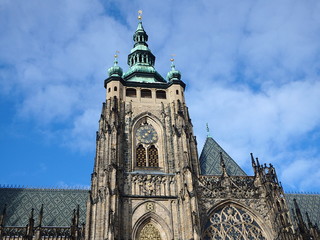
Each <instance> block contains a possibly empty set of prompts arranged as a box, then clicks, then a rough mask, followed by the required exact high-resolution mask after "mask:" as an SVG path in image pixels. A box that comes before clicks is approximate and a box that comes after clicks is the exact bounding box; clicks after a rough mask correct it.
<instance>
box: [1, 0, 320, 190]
mask: <svg viewBox="0 0 320 240" xmlns="http://www.w3.org/2000/svg"><path fill="white" fill-rule="evenodd" d="M139 9H142V10H143V25H144V27H145V30H146V31H147V33H148V35H149V47H150V49H151V50H152V52H153V54H154V55H155V56H156V58H157V59H156V69H157V70H158V71H159V72H160V73H161V74H162V75H163V76H166V74H167V72H168V71H169V70H170V61H169V59H170V58H171V54H175V55H176V56H175V59H176V61H175V63H176V68H177V69H178V70H180V71H181V73H182V78H183V80H184V81H185V82H186V83H187V89H186V98H187V100H186V101H187V104H188V106H189V110H190V114H191V118H192V121H193V124H194V131H195V135H196V136H197V139H198V144H199V146H198V147H199V150H201V149H202V147H203V144H204V141H205V138H206V127H205V125H206V123H207V122H208V123H209V126H210V131H211V136H212V137H213V138H214V139H215V140H216V141H218V142H219V143H220V145H221V146H222V147H223V148H224V149H225V150H226V151H227V152H228V153H229V155H230V156H232V157H233V158H234V159H235V160H236V161H237V162H238V163H239V164H240V165H241V166H242V167H243V169H244V170H245V171H246V172H248V173H251V166H250V155H249V154H250V152H253V153H254V155H255V156H256V157H259V159H260V161H261V162H266V163H270V162H271V163H272V164H273V165H275V166H276V170H277V173H278V176H279V178H280V180H281V181H282V183H283V185H284V187H285V190H286V191H306V192H320V167H319V166H320V148H319V145H320V41H319V39H320V15H319V12H320V2H319V1H317V0H308V1H305V0H300V1H299V0H297V1H296V0H290V1H289V0H280V1H279V0H277V1H275V0H270V1H259V0H244V1H216V0H210V1H209V0H207V1H206V0H203V1H185V0H180V1H173V0H172V1H152V0H149V1H145V0H144V1H136V0H133V1H124V0H120V1H98V0H92V1H84V0H78V1H59V0H54V1H53V0H52V1H50V0H48V1H42V0H38V1H37V0H29V1H22V0H21V1H19V0H16V1H10V0H1V1H0V12H1V14H0V22H1V24H0V31H1V36H0V46H1V51H0V111H1V120H0V121H1V122H0V132H1V135H0V146H1V174H0V183H1V184H14V185H27V186H34V187H42V186H44V187H51V186H57V187H86V186H89V185H90V174H91V172H92V167H93V161H94V154H95V131H96V130H97V128H98V118H99V116H100V111H101V105H102V102H103V101H104V99H105V90H104V88H103V81H104V79H105V78H106V77H107V69H108V68H109V67H110V66H112V64H113V55H114V52H115V51H116V50H118V51H120V54H119V64H120V66H121V67H122V68H123V69H124V70H127V69H128V66H127V64H126V60H127V55H128V54H129V52H130V49H131V48H132V46H133V41H132V35H133V33H134V31H135V29H136V26H137V11H138V10H139Z"/></svg>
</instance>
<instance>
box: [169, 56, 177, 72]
mask: <svg viewBox="0 0 320 240" xmlns="http://www.w3.org/2000/svg"><path fill="white" fill-rule="evenodd" d="M175 56H176V55H175V54H171V58H170V61H171V69H172V70H175V65H174V57H175Z"/></svg>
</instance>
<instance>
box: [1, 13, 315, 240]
mask: <svg viewBox="0 0 320 240" xmlns="http://www.w3.org/2000/svg"><path fill="white" fill-rule="evenodd" d="M133 41H134V45H133V48H132V50H131V52H130V54H129V55H128V61H127V62H128V65H129V70H128V71H127V72H123V70H122V68H121V67H120V66H118V60H117V56H115V60H114V65H113V66H112V67H111V68H109V70H108V74H109V77H108V78H107V79H106V80H105V81H104V87H105V89H106V99H105V102H104V103H103V105H102V111H101V117H100V120H99V127H98V131H97V133H96V156H95V159H94V168H93V172H92V175H91V188H90V190H89V191H88V190H80V189H79V190H77V189H31V188H30V189H28V188H27V189H26V188H17V187H5V186H4V187H2V188H0V210H1V212H0V214H1V215H0V239H3V240H9V239H30V240H31V239H52V240H56V239H70V240H71V239H73V240H80V239H81V240H115V239H117V240H191V239H193V240H200V239H202V240H207V239H221V240H225V239H228V240H236V239H239V240H249V239H252V240H253V239H258V240H306V239H308V240H309V239H320V230H319V227H318V224H319V223H320V195H317V194H285V193H284V190H283V188H282V186H281V183H280V182H279V180H278V178H277V174H276V169H275V168H274V167H273V165H272V164H268V165H267V164H265V163H261V162H259V159H258V158H255V156H253V154H251V159H250V155H248V156H249V157H248V160H250V161H251V164H252V168H253V172H254V175H253V176H250V175H247V174H246V173H245V172H244V171H243V170H242V169H241V167H240V166H239V165H238V164H237V163H236V161H235V160H233V159H232V158H231V157H230V156H229V155H228V154H227V153H226V152H225V151H224V149H223V148H222V147H221V146H220V145H219V144H218V143H217V142H216V141H215V140H214V139H213V138H212V137H210V136H208V137H207V139H206V142H205V145H204V147H203V149H202V152H201V154H200V155H199V154H198V150H197V141H196V137H195V136H194V133H193V126H192V122H191V116H190V115H189V112H188V107H187V104H186V101H185V96H184V90H185V87H186V85H185V83H184V82H183V80H182V78H181V73H180V72H179V71H178V70H176V68H175V65H174V61H173V59H172V65H171V70H170V71H169V72H168V74H167V76H166V78H164V77H163V76H161V75H160V74H159V73H158V72H157V71H156V70H155V67H154V66H155V59H156V58H155V56H154V55H153V54H152V52H151V50H150V49H149V47H148V44H147V41H148V35H147V33H146V31H145V30H144V27H143V25H142V21H141V18H140V20H139V22H138V27H137V29H136V31H135V33H134V35H133Z"/></svg>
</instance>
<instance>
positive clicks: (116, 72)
mask: <svg viewBox="0 0 320 240" xmlns="http://www.w3.org/2000/svg"><path fill="white" fill-rule="evenodd" d="M108 73H109V77H122V75H123V70H122V68H121V67H119V66H118V55H117V54H115V55H114V65H113V67H111V68H109V69H108Z"/></svg>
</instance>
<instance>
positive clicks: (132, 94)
mask: <svg viewBox="0 0 320 240" xmlns="http://www.w3.org/2000/svg"><path fill="white" fill-rule="evenodd" d="M126 96H127V97H136V96H137V90H136V89H134V88H127V90H126Z"/></svg>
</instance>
